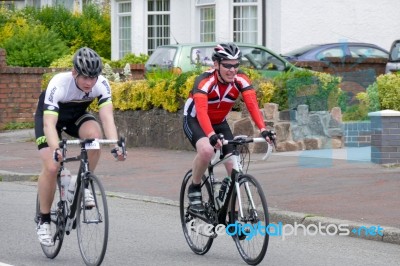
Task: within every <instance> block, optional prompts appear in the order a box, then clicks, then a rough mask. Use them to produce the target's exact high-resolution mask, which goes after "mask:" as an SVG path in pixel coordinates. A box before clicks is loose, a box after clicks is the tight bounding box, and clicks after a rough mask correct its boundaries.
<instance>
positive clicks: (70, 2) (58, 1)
mask: <svg viewBox="0 0 400 266" xmlns="http://www.w3.org/2000/svg"><path fill="white" fill-rule="evenodd" d="M53 6H63V7H65V8H66V9H68V10H71V11H72V10H74V0H53Z"/></svg>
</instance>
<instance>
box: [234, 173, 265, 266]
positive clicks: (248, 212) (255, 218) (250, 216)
mask: <svg viewBox="0 0 400 266" xmlns="http://www.w3.org/2000/svg"><path fill="white" fill-rule="evenodd" d="M247 185H248V187H249V190H247V189H246V186H247ZM239 189H240V196H241V202H242V207H243V219H242V218H240V219H238V217H237V215H236V214H235V212H236V213H237V212H238V210H239V208H238V193H237V191H236V189H235V190H234V191H233V195H232V204H231V212H230V221H231V223H236V222H238V223H240V224H241V228H243V229H245V228H247V229H249V226H252V227H253V228H254V226H256V225H257V226H259V225H262V226H263V228H264V230H259V231H257V232H256V234H254V235H253V236H252V237H251V236H248V234H249V233H250V231H249V230H247V231H246V232H245V233H244V235H246V234H247V235H246V239H241V238H240V236H239V235H240V234H239V235H238V234H235V235H233V236H232V237H233V240H234V241H235V244H236V247H237V249H238V251H239V254H240V256H241V257H242V258H243V260H244V261H245V262H246V263H247V264H249V265H257V264H259V263H260V262H261V261H262V260H263V259H264V256H265V254H266V252H267V248H268V242H269V234H268V232H267V229H266V228H267V226H268V225H269V214H268V206H267V200H266V198H265V195H264V192H263V189H262V187H261V185H260V183H259V182H258V181H257V180H256V179H255V178H254V177H253V176H251V175H248V174H244V175H241V176H240V177H239ZM248 191H250V193H248ZM250 195H251V198H250ZM251 199H252V201H253V202H254V205H255V206H256V210H254V208H253V207H252V205H251ZM239 216H240V215H239ZM232 221H233V222H232ZM260 231H261V232H263V233H260ZM241 233H243V231H242V232H241Z"/></svg>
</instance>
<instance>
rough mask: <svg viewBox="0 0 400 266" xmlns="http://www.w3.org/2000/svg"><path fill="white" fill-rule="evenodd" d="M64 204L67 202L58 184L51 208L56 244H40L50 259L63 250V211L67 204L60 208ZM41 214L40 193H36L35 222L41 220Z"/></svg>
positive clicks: (52, 229)
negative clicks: (61, 194) (61, 195)
mask: <svg viewBox="0 0 400 266" xmlns="http://www.w3.org/2000/svg"><path fill="white" fill-rule="evenodd" d="M62 204H65V202H62V201H61V197H60V190H59V187H58V186H57V188H56V192H55V194H54V199H53V202H52V204H51V208H50V219H51V224H50V228H51V235H52V237H53V241H54V245H53V246H45V245H42V244H40V246H41V248H42V250H43V253H44V254H45V255H46V257H47V258H49V259H54V258H55V257H57V255H58V253H59V252H60V250H61V246H62V244H63V241H64V235H65V230H64V228H65V223H64V221H65V219H64V217H65V216H63V213H64V211H65V206H62V207H63V208H62V209H60V208H59V206H61V205H62ZM39 215H40V202H39V195H36V215H35V219H34V220H35V223H36V224H37V223H38V221H39Z"/></svg>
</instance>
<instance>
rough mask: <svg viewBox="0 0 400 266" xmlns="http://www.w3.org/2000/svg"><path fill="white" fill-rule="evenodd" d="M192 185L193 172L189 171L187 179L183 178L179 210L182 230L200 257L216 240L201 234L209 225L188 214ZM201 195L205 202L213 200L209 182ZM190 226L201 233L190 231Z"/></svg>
mask: <svg viewBox="0 0 400 266" xmlns="http://www.w3.org/2000/svg"><path fill="white" fill-rule="evenodd" d="M202 179H203V181H204V180H205V176H203V178H202ZM191 183H192V170H189V171H188V172H187V173H186V175H185V177H184V178H183V181H182V186H181V192H180V196H179V209H180V216H181V224H182V230H183V234H184V236H185V239H186V242H187V243H188V245H189V247H190V249H191V250H192V251H193V252H194V253H196V254H198V255H204V254H206V253H207V252H208V251H209V250H210V248H211V245H212V243H213V240H214V239H213V238H212V237H211V236H207V235H203V234H201V231H200V230H201V228H204V226H205V225H208V223H207V222H205V221H204V220H202V219H200V218H198V217H194V216H192V215H191V214H190V213H188V208H189V199H188V197H187V195H188V188H189V185H190V184H191ZM201 193H202V198H203V202H209V201H211V200H212V197H211V188H210V183H209V182H206V183H205V185H204V186H203V187H202V189H201ZM190 224H192V228H194V227H197V228H199V231H200V232H199V231H192V230H189V228H188V225H190Z"/></svg>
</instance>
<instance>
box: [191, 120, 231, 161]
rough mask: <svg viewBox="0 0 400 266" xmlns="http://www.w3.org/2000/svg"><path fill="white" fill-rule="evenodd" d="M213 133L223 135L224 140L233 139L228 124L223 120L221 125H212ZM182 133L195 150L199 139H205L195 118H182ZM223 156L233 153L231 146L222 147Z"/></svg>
mask: <svg viewBox="0 0 400 266" xmlns="http://www.w3.org/2000/svg"><path fill="white" fill-rule="evenodd" d="M212 127H213V129H214V131H215V133H217V134H223V135H224V138H225V139H229V140H231V139H233V134H232V131H231V129H230V127H229V124H228V122H227V121H226V120H225V121H224V122H222V123H221V124H216V125H212ZM183 132H185V135H186V137H187V138H188V139H189V141H190V143H191V144H192V146H193V147H194V149H196V143H197V141H198V140H199V139H201V138H204V137H207V136H206V134H205V133H204V131H203V129H202V128H201V126H200V124H199V121H198V120H197V118H193V117H191V116H187V115H185V116H184V117H183ZM222 151H223V154H228V153H231V152H232V151H233V146H232V145H224V146H222Z"/></svg>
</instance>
